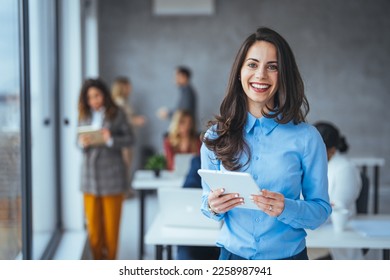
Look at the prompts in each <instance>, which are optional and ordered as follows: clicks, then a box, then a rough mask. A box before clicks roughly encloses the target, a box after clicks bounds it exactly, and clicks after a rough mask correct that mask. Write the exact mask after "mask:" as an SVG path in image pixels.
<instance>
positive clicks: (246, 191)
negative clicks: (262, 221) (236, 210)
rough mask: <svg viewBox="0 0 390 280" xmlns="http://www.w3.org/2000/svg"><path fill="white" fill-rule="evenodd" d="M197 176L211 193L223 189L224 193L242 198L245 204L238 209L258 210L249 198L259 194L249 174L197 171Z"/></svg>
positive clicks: (258, 189)
mask: <svg viewBox="0 0 390 280" xmlns="http://www.w3.org/2000/svg"><path fill="white" fill-rule="evenodd" d="M198 174H199V175H200V176H201V177H202V179H203V180H204V181H205V182H206V183H207V184H208V185H209V187H210V188H211V189H212V190H213V191H214V190H216V189H220V188H224V189H225V193H238V194H239V195H240V197H243V198H244V202H245V204H243V205H241V206H238V207H242V208H248V209H256V210H259V208H258V207H257V205H256V204H254V203H253V202H252V201H251V199H250V196H251V195H252V194H257V193H259V191H260V188H259V187H258V186H257V184H256V182H255V181H254V180H253V178H252V176H251V175H250V174H249V173H245V172H230V171H220V170H207V169H199V170H198Z"/></svg>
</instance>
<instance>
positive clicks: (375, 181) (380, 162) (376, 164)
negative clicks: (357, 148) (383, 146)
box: [351, 157, 385, 214]
mask: <svg viewBox="0 0 390 280" xmlns="http://www.w3.org/2000/svg"><path fill="white" fill-rule="evenodd" d="M351 161H352V162H353V163H354V164H355V165H356V166H357V167H359V168H360V169H361V171H362V172H363V173H364V174H365V175H366V176H367V177H368V178H370V176H368V174H367V168H368V167H370V168H373V176H372V177H371V180H370V185H373V186H374V204H373V206H374V211H373V212H374V214H378V212H379V168H380V167H382V166H384V165H385V159H384V158H378V157H351Z"/></svg>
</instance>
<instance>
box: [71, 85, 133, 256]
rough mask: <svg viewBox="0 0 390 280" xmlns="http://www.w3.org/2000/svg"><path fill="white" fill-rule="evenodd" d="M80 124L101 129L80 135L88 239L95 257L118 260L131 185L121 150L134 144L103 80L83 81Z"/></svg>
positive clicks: (124, 120) (131, 135) (127, 125)
mask: <svg viewBox="0 0 390 280" xmlns="http://www.w3.org/2000/svg"><path fill="white" fill-rule="evenodd" d="M79 126H82V127H86V126H87V127H88V128H90V127H91V126H92V127H95V130H96V129H97V130H99V131H100V134H101V137H100V138H98V139H96V138H92V136H91V135H88V134H80V135H79V137H78V143H79V145H80V146H81V148H82V151H83V163H82V172H81V191H82V192H83V194H84V208H85V209H84V210H85V218H86V223H87V231H88V239H89V244H90V248H91V250H92V255H93V258H94V259H95V260H98V259H115V258H116V252H117V247H118V239H119V228H120V217H121V210H122V202H123V197H124V194H125V193H126V191H127V188H128V184H129V182H128V179H127V176H126V165H125V162H124V161H123V157H122V149H123V148H126V147H130V146H131V145H133V143H134V135H133V134H132V129H131V127H130V124H129V123H128V122H127V119H126V115H125V113H124V111H123V110H122V109H120V108H119V107H118V106H117V105H116V104H115V103H114V102H113V100H112V99H111V94H110V91H109V90H108V88H107V86H106V85H105V83H104V82H103V81H102V80H100V79H88V80H86V81H85V82H84V84H83V86H82V88H81V92H80V98H79Z"/></svg>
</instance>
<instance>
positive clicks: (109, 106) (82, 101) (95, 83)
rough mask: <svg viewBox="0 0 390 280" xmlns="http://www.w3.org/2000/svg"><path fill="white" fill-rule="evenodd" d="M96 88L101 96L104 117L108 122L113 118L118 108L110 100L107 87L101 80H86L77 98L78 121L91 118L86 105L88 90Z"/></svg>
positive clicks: (89, 109) (88, 107)
mask: <svg viewBox="0 0 390 280" xmlns="http://www.w3.org/2000/svg"><path fill="white" fill-rule="evenodd" d="M91 87H94V88H97V89H99V90H100V91H101V93H102V94H103V99H104V101H103V104H104V107H105V108H106V112H105V115H106V117H107V118H108V119H109V120H112V119H114V118H115V116H116V114H117V112H118V106H117V105H115V103H114V101H113V100H112V98H111V94H110V91H109V89H108V87H107V85H106V84H105V83H104V82H103V81H102V80H101V79H99V78H98V79H87V80H85V81H84V83H83V85H82V87H81V90H80V96H79V105H78V109H79V121H81V120H85V119H87V118H90V117H91V114H92V113H91V107H90V106H89V105H88V90H89V89H90V88H91Z"/></svg>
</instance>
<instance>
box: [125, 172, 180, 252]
mask: <svg viewBox="0 0 390 280" xmlns="http://www.w3.org/2000/svg"><path fill="white" fill-rule="evenodd" d="M184 180H185V177H183V176H179V175H177V174H175V173H174V172H171V171H166V170H163V171H162V172H161V174H160V176H159V177H156V176H155V175H154V172H153V171H151V170H137V171H136V172H135V174H134V177H133V181H132V187H133V188H134V189H135V190H137V191H138V192H139V194H140V226H139V231H140V235H139V256H138V257H139V259H140V260H142V259H143V255H144V235H145V197H146V193H147V191H153V190H157V189H159V188H164V187H178V188H180V187H182V186H183V184H184Z"/></svg>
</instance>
